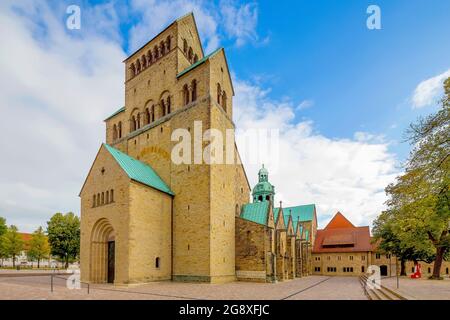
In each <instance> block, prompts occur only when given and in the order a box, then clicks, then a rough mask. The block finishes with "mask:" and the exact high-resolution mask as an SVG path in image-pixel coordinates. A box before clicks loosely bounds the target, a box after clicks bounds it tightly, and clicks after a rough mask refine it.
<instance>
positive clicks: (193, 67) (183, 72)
mask: <svg viewBox="0 0 450 320" xmlns="http://www.w3.org/2000/svg"><path fill="white" fill-rule="evenodd" d="M223 49H224V48H223V47H219V48H217V49H216V50H214V51H213V52H211V53H209V54H207V55H206V56H204V57H203V58H201V59H200V60H198V61H197V62H196V63H193V64H191V65H190V66H189V67H187V68H186V69H184V70H183V71H180V73H178V74H177V78H179V77H181V76H182V75H184V74H186V73H187V72H189V71H191V70H192V69H195V68H196V67H198V66H199V65H201V64H202V63H204V62H205V61H206V60H208V59H209V58H211V57H213V56H214V55H215V54H217V52H219V51H220V50H223Z"/></svg>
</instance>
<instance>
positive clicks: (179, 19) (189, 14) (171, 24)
mask: <svg viewBox="0 0 450 320" xmlns="http://www.w3.org/2000/svg"><path fill="white" fill-rule="evenodd" d="M189 16H192V19H193V20H194V28H195V33H196V34H197V38H198V40H199V41H200V48H201V50H202V55H204V53H203V46H202V44H201V39H200V35H199V33H198V29H197V22H196V21H195V16H194V13H193V12H192V11H191V12H188V13H186V14H185V15H183V16H181V17H179V18H178V19H176V20H175V21H172V22H171V23H170V24H169V25H168V26H167V27H165V28H164V29H163V30H161V31H160V32H159V33H158V34H157V35H156V36H154V37H153V38H151V39H150V40H149V41H147V42H146V43H145V44H144V45H142V46H141V47H140V48H139V49H137V50H135V51H134V52H133V53H132V54H130V55H129V56H128V57H127V58H126V59H125V60H123V62H125V61H127V60H128V59H130V58H131V57H132V56H134V55H135V54H136V53H138V52H139V51H140V50H141V49H142V48H144V47H145V46H146V45H147V44H149V43H150V42H152V41H153V40H154V39H155V38H157V37H158V36H159V35H160V34H162V33H163V32H164V31H166V30H167V29H169V28H170V27H171V26H173V25H174V24H175V23H177V22H179V21H181V20H183V19H185V18H187V17H189Z"/></svg>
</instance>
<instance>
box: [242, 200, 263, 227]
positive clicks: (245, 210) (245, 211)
mask: <svg viewBox="0 0 450 320" xmlns="http://www.w3.org/2000/svg"><path fill="white" fill-rule="evenodd" d="M268 214H269V201H261V202H253V203H247V204H245V205H243V206H242V212H241V215H240V217H241V218H242V219H245V220H248V221H252V222H256V223H259V224H263V225H267V218H268Z"/></svg>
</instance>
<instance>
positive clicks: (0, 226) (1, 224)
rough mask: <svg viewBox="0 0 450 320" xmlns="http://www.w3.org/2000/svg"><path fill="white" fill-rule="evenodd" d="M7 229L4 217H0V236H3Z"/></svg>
mask: <svg viewBox="0 0 450 320" xmlns="http://www.w3.org/2000/svg"><path fill="white" fill-rule="evenodd" d="M7 230H8V227H7V226H6V219H5V218H3V217H0V237H1V236H3V235H4V234H5V233H6V231H7Z"/></svg>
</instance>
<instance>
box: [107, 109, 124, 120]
mask: <svg viewBox="0 0 450 320" xmlns="http://www.w3.org/2000/svg"><path fill="white" fill-rule="evenodd" d="M123 111H125V107H122V108H120V109H119V110H117V111H116V112H114V113H113V114H112V115H110V116H109V117H108V118H106V119H105V120H104V121H106V120H109V119H111V118H112V117H114V116H116V115H118V114H119V113H121V112H123Z"/></svg>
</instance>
